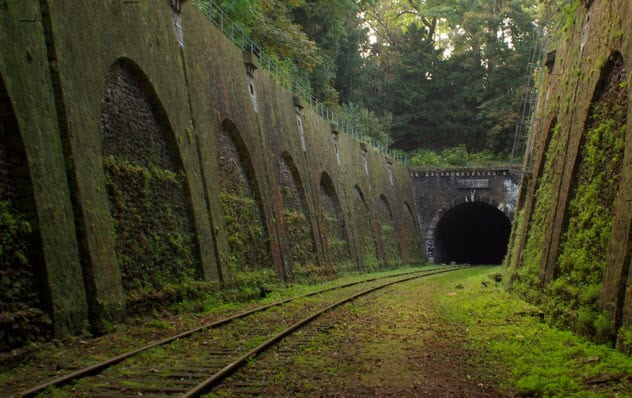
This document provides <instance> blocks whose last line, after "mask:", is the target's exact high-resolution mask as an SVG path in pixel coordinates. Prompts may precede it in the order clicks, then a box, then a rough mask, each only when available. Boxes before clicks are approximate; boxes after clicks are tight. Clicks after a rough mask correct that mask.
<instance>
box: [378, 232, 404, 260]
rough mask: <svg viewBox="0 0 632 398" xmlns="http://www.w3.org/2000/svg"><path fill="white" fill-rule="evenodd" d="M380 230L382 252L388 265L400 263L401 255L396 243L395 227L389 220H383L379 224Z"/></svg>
mask: <svg viewBox="0 0 632 398" xmlns="http://www.w3.org/2000/svg"><path fill="white" fill-rule="evenodd" d="M380 232H381V237H382V245H383V247H384V254H385V255H386V260H387V262H388V265H389V267H392V266H396V265H401V261H402V259H401V256H400V253H399V248H398V245H397V236H396V234H395V229H394V228H393V226H392V225H391V223H389V222H383V223H382V224H381V225H380Z"/></svg>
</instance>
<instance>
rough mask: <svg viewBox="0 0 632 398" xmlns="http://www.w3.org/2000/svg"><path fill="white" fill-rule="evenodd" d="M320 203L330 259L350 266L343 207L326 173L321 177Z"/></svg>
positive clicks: (344, 265) (341, 264)
mask: <svg viewBox="0 0 632 398" xmlns="http://www.w3.org/2000/svg"><path fill="white" fill-rule="evenodd" d="M320 203H321V206H322V209H321V211H322V213H321V215H322V217H323V225H324V227H325V234H326V236H325V237H326V242H325V244H326V247H325V249H326V252H327V253H328V255H329V259H330V260H331V261H333V262H334V263H335V264H337V265H340V266H342V267H346V266H349V264H348V263H349V261H350V260H351V252H350V247H349V239H348V235H347V228H346V227H345V220H344V216H343V213H342V206H341V205H340V200H339V199H338V195H337V194H336V189H335V188H334V184H333V182H332V181H331V177H329V174H327V173H326V172H323V174H322V175H321V177H320Z"/></svg>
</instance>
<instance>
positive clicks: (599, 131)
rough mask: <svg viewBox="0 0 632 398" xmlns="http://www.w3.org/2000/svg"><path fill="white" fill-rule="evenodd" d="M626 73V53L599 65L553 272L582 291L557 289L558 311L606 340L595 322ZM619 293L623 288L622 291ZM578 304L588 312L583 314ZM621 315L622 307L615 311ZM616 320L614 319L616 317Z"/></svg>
mask: <svg viewBox="0 0 632 398" xmlns="http://www.w3.org/2000/svg"><path fill="white" fill-rule="evenodd" d="M627 84H628V75H627V71H626V68H625V61H624V59H623V56H622V55H621V53H619V52H618V51H615V52H613V53H611V54H610V56H609V58H608V60H607V62H606V63H605V65H604V66H603V67H602V69H601V74H600V78H599V81H598V83H597V85H596V87H595V91H594V94H593V97H592V101H591V105H590V107H589V110H588V114H587V117H586V121H585V124H584V130H583V132H582V136H581V140H580V142H579V149H578V152H577V156H576V158H575V163H574V165H573V172H572V173H573V174H572V179H571V184H570V187H569V188H568V190H569V192H568V198H567V201H566V207H565V209H566V210H565V213H564V221H563V228H562V231H564V232H563V234H562V236H561V240H560V244H559V252H558V255H557V258H556V260H555V264H554V267H555V268H554V270H553V272H552V273H551V274H552V277H553V278H554V279H561V278H562V277H563V279H562V281H563V282H561V283H563V284H564V286H567V285H568V286H574V287H581V289H579V290H578V289H571V290H573V291H574V292H578V293H569V292H568V291H565V292H560V291H557V290H553V291H552V292H551V294H550V295H549V297H551V299H552V301H553V302H554V303H555V314H554V316H556V317H559V318H561V319H562V321H563V322H564V323H566V324H568V325H569V326H570V327H571V328H572V329H574V330H575V331H576V332H579V333H581V334H584V335H589V336H592V337H593V339H594V340H599V341H607V340H608V339H609V337H610V336H599V335H598V334H599V329H600V327H599V326H597V325H596V324H595V322H596V321H597V320H598V318H599V316H600V309H599V305H598V299H599V294H600V292H601V289H602V287H603V280H604V272H605V269H606V266H607V265H608V256H604V255H603V253H609V252H610V250H609V245H610V237H611V233H612V225H613V222H614V216H615V208H616V203H617V198H618V196H619V192H620V181H621V175H622V171H623V158H624V152H625V140H626V132H627V115H628V111H629V101H628V90H629V88H628V87H627ZM620 294H621V293H620ZM578 309H581V312H582V313H584V314H590V316H586V317H581V318H580V317H579V316H578V315H577V314H578ZM615 318H618V319H620V318H621V316H620V312H618V313H617V314H615ZM615 322H616V321H615Z"/></svg>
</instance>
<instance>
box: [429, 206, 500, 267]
mask: <svg viewBox="0 0 632 398" xmlns="http://www.w3.org/2000/svg"><path fill="white" fill-rule="evenodd" d="M510 233H511V222H510V221H509V219H508V218H507V216H506V215H505V214H503V213H502V212H501V211H500V210H498V209H497V208H495V207H494V206H492V205H489V204H486V203H476V202H473V203H463V204H461V205H458V206H456V207H454V208H452V209H450V210H448V211H447V212H446V213H445V214H444V215H443V217H441V219H440V220H439V223H438V224H437V226H436V228H435V235H434V253H433V254H434V259H435V262H436V263H451V262H453V261H454V262H456V263H457V264H500V263H502V260H503V258H504V257H505V254H506V253H507V244H508V243H509V234H510Z"/></svg>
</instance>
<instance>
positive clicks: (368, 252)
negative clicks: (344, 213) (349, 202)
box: [352, 185, 379, 269]
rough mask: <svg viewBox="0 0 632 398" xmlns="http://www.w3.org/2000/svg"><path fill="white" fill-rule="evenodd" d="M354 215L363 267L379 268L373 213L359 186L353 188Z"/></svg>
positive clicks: (354, 225)
mask: <svg viewBox="0 0 632 398" xmlns="http://www.w3.org/2000/svg"><path fill="white" fill-rule="evenodd" d="M353 215H354V222H353V223H352V225H353V227H354V228H355V229H356V230H357V231H358V240H359V244H360V248H359V250H360V253H361V255H362V266H363V267H364V268H365V269H374V268H378V267H379V255H378V253H377V244H376V242H375V235H374V232H373V225H372V217H371V211H370V210H369V205H368V204H367V202H366V198H365V197H364V193H362V189H360V187H359V186H358V185H355V186H354V187H353Z"/></svg>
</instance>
